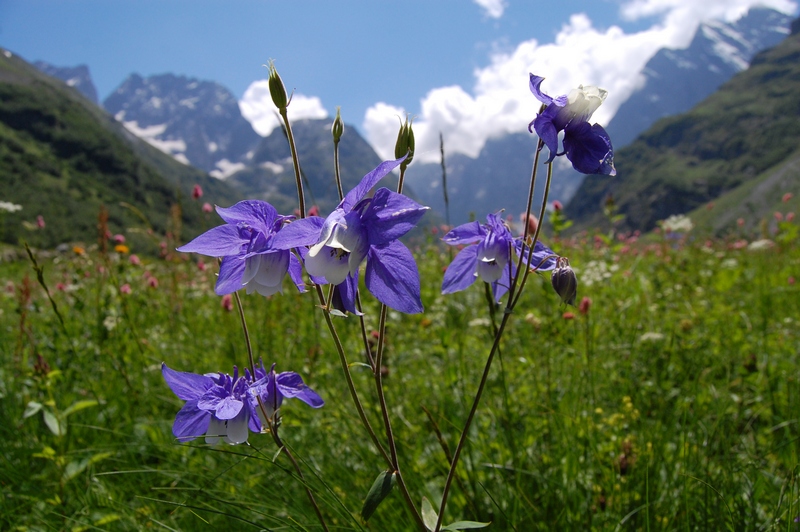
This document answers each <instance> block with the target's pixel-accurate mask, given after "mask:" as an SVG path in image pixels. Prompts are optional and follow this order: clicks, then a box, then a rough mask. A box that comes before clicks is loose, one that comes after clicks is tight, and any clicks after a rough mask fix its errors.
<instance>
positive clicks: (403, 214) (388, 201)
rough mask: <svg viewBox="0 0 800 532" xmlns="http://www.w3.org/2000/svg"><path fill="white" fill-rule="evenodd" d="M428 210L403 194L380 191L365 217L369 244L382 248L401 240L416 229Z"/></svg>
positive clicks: (364, 221)
mask: <svg viewBox="0 0 800 532" xmlns="http://www.w3.org/2000/svg"><path fill="white" fill-rule="evenodd" d="M427 210H428V207H423V206H422V205H420V204H419V203H417V202H416V201H414V200H412V199H410V198H407V197H406V196H404V195H402V194H398V193H397V192H392V191H391V190H389V189H388V188H380V189H378V190H377V191H376V192H375V195H374V196H373V197H372V201H371V202H370V204H369V207H367V210H366V211H364V216H363V223H364V225H365V226H366V228H367V235H368V239H369V244H370V245H372V246H382V245H383V244H388V243H389V242H391V241H392V240H396V239H398V238H400V237H401V236H403V235H404V234H406V233H408V232H409V231H410V230H411V229H413V228H414V226H415V225H416V224H417V222H418V221H419V219H420V218H422V215H423V214H425V211H427Z"/></svg>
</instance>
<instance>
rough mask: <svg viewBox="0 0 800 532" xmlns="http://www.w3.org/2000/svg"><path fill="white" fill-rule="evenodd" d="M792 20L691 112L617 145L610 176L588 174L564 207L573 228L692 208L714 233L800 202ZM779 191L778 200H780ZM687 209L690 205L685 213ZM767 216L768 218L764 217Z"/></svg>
mask: <svg viewBox="0 0 800 532" xmlns="http://www.w3.org/2000/svg"><path fill="white" fill-rule="evenodd" d="M798 30H800V25H798V24H793V32H792V34H791V35H790V36H789V37H787V38H786V39H785V40H784V41H782V42H781V43H780V44H778V45H777V46H775V47H774V48H771V49H769V50H765V51H763V52H761V53H759V54H757V55H756V56H755V57H754V58H753V60H752V62H751V64H750V67H749V68H748V69H747V70H744V71H742V72H740V73H738V74H736V75H735V76H734V77H733V78H731V79H730V80H729V81H728V82H726V83H725V84H724V85H722V87H720V89H719V90H718V91H717V92H715V93H714V94H712V95H711V96H709V97H708V98H707V99H705V100H703V101H702V102H701V103H700V104H698V105H697V106H696V107H694V108H693V109H692V110H691V111H689V112H687V113H683V114H680V115H676V116H671V117H668V118H663V119H661V120H659V121H658V122H656V123H655V125H653V127H651V128H650V129H648V130H647V131H646V132H645V133H643V134H641V135H640V136H639V137H638V138H637V139H636V140H635V141H634V142H633V144H630V145H629V146H626V147H624V148H622V149H621V150H619V152H618V153H617V156H618V157H617V162H618V165H617V170H618V177H617V178H607V177H605V176H591V177H589V178H587V179H586V180H584V182H583V184H582V185H581V187H580V189H579V190H578V192H577V193H576V194H575V196H574V197H573V198H572V200H571V201H570V202H569V204H568V205H567V206H566V213H567V215H568V216H571V217H573V218H574V219H575V220H576V222H577V225H578V227H582V228H590V227H591V228H601V227H604V226H607V225H608V222H607V221H606V220H604V217H603V214H602V206H603V204H604V203H606V202H607V201H608V200H609V198H610V199H613V202H614V204H615V206H616V208H617V209H618V212H619V214H621V215H622V216H623V218H624V220H623V222H622V224H621V228H622V229H640V230H645V231H646V230H649V229H652V228H654V227H655V226H656V224H657V222H658V221H659V220H663V219H666V218H667V217H669V216H671V215H674V214H686V213H691V215H692V217H693V218H695V219H697V220H698V221H700V220H702V221H703V225H704V226H705V229H706V230H708V231H712V232H714V233H717V234H725V233H726V232H731V231H732V230H737V229H736V226H737V225H738V224H735V223H734V222H735V221H736V220H738V218H741V219H742V222H743V223H744V224H745V227H744V228H742V230H749V231H754V230H755V229H756V228H757V227H759V226H760V225H761V224H762V221H765V222H767V223H768V224H769V221H770V220H772V213H774V212H776V211H777V212H781V213H783V212H786V211H787V210H788V211H791V210H792V209H798V208H800V201H799V198H800V179H798V176H800V171H799V170H800V101H798V99H797V93H798V91H800V31H798ZM783 198H786V200H787V201H786V203H784V202H783ZM692 211H694V212H692ZM772 224H773V225H774V221H772Z"/></svg>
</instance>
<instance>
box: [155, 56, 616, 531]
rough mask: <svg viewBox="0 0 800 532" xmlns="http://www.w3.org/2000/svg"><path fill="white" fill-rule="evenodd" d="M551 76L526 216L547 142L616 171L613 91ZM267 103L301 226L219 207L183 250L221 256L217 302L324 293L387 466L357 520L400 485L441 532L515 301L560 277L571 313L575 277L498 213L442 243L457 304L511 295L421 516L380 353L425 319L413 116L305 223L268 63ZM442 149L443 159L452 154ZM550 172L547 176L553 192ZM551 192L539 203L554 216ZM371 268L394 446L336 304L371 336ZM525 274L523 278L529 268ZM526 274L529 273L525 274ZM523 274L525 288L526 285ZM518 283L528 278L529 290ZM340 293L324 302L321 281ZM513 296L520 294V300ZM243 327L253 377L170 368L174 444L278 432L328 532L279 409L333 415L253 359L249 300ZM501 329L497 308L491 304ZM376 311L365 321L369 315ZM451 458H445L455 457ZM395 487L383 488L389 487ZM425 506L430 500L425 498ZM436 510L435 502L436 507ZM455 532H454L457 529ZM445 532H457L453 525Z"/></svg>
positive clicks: (386, 415)
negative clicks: (323, 211)
mask: <svg viewBox="0 0 800 532" xmlns="http://www.w3.org/2000/svg"><path fill="white" fill-rule="evenodd" d="M543 79H544V78H541V77H539V76H534V75H533V74H531V76H530V89H531V91H532V92H533V94H534V95H535V96H536V98H538V99H539V100H540V101H541V102H542V103H543V104H545V105H544V107H543V109H542V112H541V113H539V114H538V115H537V116H536V118H535V119H534V120H533V121H532V122H531V123H530V125H529V129H530V130H532V131H533V130H535V131H536V133H537V134H538V135H539V139H540V141H539V143H538V149H537V151H536V153H535V156H534V157H535V162H534V168H533V175H532V176H531V180H530V187H529V200H528V208H527V212H526V213H524V219H526V220H528V219H530V217H531V205H530V204H531V202H532V199H531V198H532V197H533V190H534V189H535V184H536V174H537V170H538V168H537V166H538V161H539V154H540V152H541V148H542V147H543V146H545V145H546V146H547V148H548V149H549V151H550V153H549V158H548V159H547V161H546V163H548V164H552V162H553V160H554V159H555V157H557V156H559V155H566V156H567V158H568V159H569V160H570V161H571V162H572V165H573V166H574V167H575V169H576V170H578V171H580V172H583V173H600V174H608V175H614V174H615V173H616V170H615V169H614V151H613V148H612V146H611V141H610V139H609V138H608V135H607V134H606V132H605V130H604V129H603V127H602V126H600V125H598V124H592V125H590V124H589V122H588V121H589V119H590V118H591V115H592V113H593V112H594V111H595V110H596V109H597V107H598V106H599V105H600V104H601V103H602V101H603V100H604V99H605V97H606V91H604V90H602V89H598V88H597V87H583V86H581V87H579V88H578V89H575V90H573V91H571V92H570V93H569V94H568V95H563V96H558V97H557V98H552V97H550V96H548V95H547V94H545V93H543V92H542V91H541V89H540V85H541V83H542V81H543ZM270 94H271V95H272V98H273V103H275V104H276V106H277V107H278V109H279V112H280V116H281V118H282V120H283V122H284V126H285V128H286V136H287V139H288V141H289V146H290V150H291V153H292V160H293V163H294V168H295V178H296V182H297V190H298V202H299V204H300V208H299V212H300V213H301V215H300V216H301V218H300V219H295V217H293V216H282V215H279V214H278V213H277V212H276V210H275V208H274V207H272V205H270V204H269V203H266V202H264V201H255V200H251V201H241V202H239V203H237V204H236V205H234V206H232V207H229V208H220V207H217V212H218V213H219V215H220V216H221V217H222V219H223V220H224V221H225V222H226V224H225V225H221V226H218V227H215V228H213V229H211V230H209V231H207V232H205V233H203V234H202V235H200V236H198V237H197V238H195V239H194V240H192V241H191V242H189V243H188V244H186V245H184V246H182V247H180V248H178V250H179V251H185V252H193V253H200V254H203V255H209V256H212V257H221V258H222V262H221V265H220V272H219V279H218V281H217V284H216V287H215V290H216V293H217V294H220V295H224V294H234V296H235V297H236V298H237V302H238V301H239V300H238V294H237V293H236V292H237V291H238V290H240V289H241V288H245V289H246V290H247V293H248V294H250V293H253V292H258V293H259V294H262V295H264V296H270V295H273V294H275V293H278V292H280V291H281V285H282V283H283V279H284V277H285V276H286V273H287V272H288V273H289V276H290V277H291V279H292V282H293V283H294V284H295V285H296V286H297V288H298V290H300V291H301V292H304V291H305V285H304V281H303V271H302V269H303V265H305V269H306V272H307V273H308V276H309V277H310V279H311V282H312V283H313V284H314V285H317V286H316V287H315V291H316V295H317V298H318V300H319V302H320V305H319V307H320V308H322V309H323V312H324V313H325V314H324V316H325V323H326V325H327V327H328V329H329V331H330V333H331V337H332V339H333V340H334V342H333V343H334V346H335V347H336V351H337V354H338V355H339V359H340V362H341V365H342V370H343V372H344V376H345V380H346V381H347V384H348V388H349V391H350V394H351V397H352V399H353V404H354V406H355V408H356V410H357V411H358V414H359V417H360V419H361V422H362V425H363V426H364V429H365V431H366V432H367V433H368V434H369V436H370V438H371V440H372V442H373V444H374V445H375V448H376V449H377V451H378V453H377V454H378V455H379V456H380V457H381V458H382V459H383V460H384V461H385V466H384V468H383V471H382V472H381V473H380V475H379V476H378V479H377V480H376V481H375V482H374V484H373V488H372V490H370V493H369V494H368V495H367V497H366V499H365V501H364V506H363V508H362V510H361V516H362V518H363V519H364V520H367V519H369V517H370V516H371V515H372V514H373V512H374V511H375V509H376V508H377V506H378V504H380V502H381V501H382V500H383V499H384V498H385V497H386V496H387V495H388V493H389V490H391V489H392V486H394V485H396V486H397V488H398V489H399V490H400V491H401V492H402V494H403V499H404V501H405V503H406V506H407V507H408V510H409V512H410V515H411V517H412V518H413V520H414V523H415V524H416V526H417V528H418V529H420V530H433V531H439V530H440V529H441V528H442V526H443V523H442V519H443V517H444V510H445V506H446V504H447V498H448V493H449V489H450V486H451V485H452V481H453V478H454V476H455V473H456V467H457V465H458V463H459V457H460V455H461V451H462V449H463V448H464V446H465V441H466V439H467V437H468V434H469V433H470V426H471V424H472V421H473V419H474V416H475V414H476V411H477V409H478V405H479V402H480V399H481V395H482V393H483V391H484V389H485V386H486V382H487V377H488V376H489V371H490V369H491V364H492V360H493V358H494V356H495V354H496V353H497V350H498V346H499V345H500V339H501V337H502V335H503V331H504V330H505V329H506V325H507V323H508V321H509V319H510V318H511V316H512V314H513V310H514V307H515V305H516V304H517V302H518V301H519V294H520V292H521V291H522V289H523V288H524V286H525V283H526V280H527V279H528V273H529V272H544V271H552V272H553V273H552V275H551V283H552V285H553V288H554V289H555V291H556V292H557V293H558V295H559V296H560V297H561V299H562V301H564V302H565V303H567V304H574V302H575V297H576V292H577V278H576V277H575V273H574V272H573V271H572V269H571V268H570V267H569V261H568V260H567V259H566V258H565V257H560V256H557V255H556V254H555V253H554V252H553V251H552V250H551V249H550V248H548V247H547V246H546V245H544V244H543V243H541V242H540V241H539V240H538V236H539V232H538V229H537V230H536V231H534V234H531V235H529V234H527V233H526V234H525V237H526V239H525V241H523V238H522V237H514V236H513V234H512V233H511V230H510V228H509V226H508V225H506V223H505V222H504V221H503V219H502V217H501V214H500V213H495V214H489V215H488V216H487V217H486V223H484V224H481V223H479V222H477V221H476V222H471V223H467V224H463V225H460V226H458V227H455V228H452V229H451V230H450V231H449V232H448V233H447V234H446V235H445V236H444V238H443V239H442V240H443V241H444V242H445V243H446V244H449V245H453V246H463V248H462V249H460V251H459V252H458V254H457V255H456V256H455V258H454V259H453V261H452V262H451V264H450V265H449V266H448V267H447V269H446V271H445V273H444V279H443V282H442V293H443V294H451V293H454V292H458V291H460V290H464V289H466V288H467V287H469V286H470V285H472V284H473V283H474V282H475V280H476V279H481V280H482V281H484V282H486V283H488V284H489V285H490V286H491V290H492V293H493V297H494V299H495V301H497V302H499V301H500V299H501V298H502V297H503V295H504V294H506V293H508V294H510V297H508V298H507V301H506V303H505V312H503V314H502V317H501V318H500V320H499V324H496V326H495V327H494V331H495V332H494V334H495V341H494V342H493V344H492V348H491V349H490V351H489V354H488V356H487V357H486V362H485V367H484V372H483V376H482V377H481V381H480V383H479V384H478V388H477V391H476V392H475V395H474V398H473V402H472V407H471V410H470V412H469V414H468V416H467V418H466V421H465V422H464V426H463V429H462V431H461V435H460V439H459V442H458V445H457V446H456V447H455V449H454V451H453V453H452V457H451V456H448V457H447V465H448V467H449V470H448V474H447V478H446V480H445V482H444V487H443V490H442V496H441V503H440V505H439V508H438V512H437V511H435V510H434V509H433V508H427V509H425V506H424V503H423V510H422V511H420V510H419V509H418V508H417V507H416V505H415V502H414V500H415V499H414V497H413V496H412V494H411V492H410V491H409V488H408V485H407V484H406V482H405V480H404V478H403V474H402V472H401V466H400V461H401V458H402V456H401V455H400V454H398V452H397V445H396V442H395V437H394V435H393V434H394V433H393V431H392V427H391V418H392V417H393V414H392V412H393V411H392V410H391V409H390V408H389V407H388V406H387V402H386V394H385V393H384V385H383V380H382V372H381V370H382V360H383V359H382V356H383V347H384V345H385V343H384V342H385V333H386V320H387V312H386V307H391V308H393V309H395V310H398V311H400V312H403V313H418V312H422V310H423V306H422V300H421V295H420V278H419V272H418V270H417V264H416V262H415V261H414V257H413V255H412V253H411V251H409V249H408V248H407V247H406V246H405V245H404V244H402V243H401V242H400V241H399V238H401V237H402V236H404V235H406V234H407V233H408V232H409V231H410V230H411V229H412V228H413V227H414V226H415V225H416V224H417V222H418V221H419V220H420V219H421V217H422V216H423V215H424V214H425V211H426V210H428V207H424V206H422V205H419V204H418V203H417V202H415V201H413V200H411V199H410V198H408V197H406V196H404V195H403V194H401V193H400V192H402V183H403V179H404V175H405V170H406V168H407V166H408V163H409V162H410V161H411V160H412V158H413V155H414V153H413V152H414V140H413V139H414V137H413V131H412V129H411V123H410V122H409V121H408V120H406V122H405V124H403V125H402V126H401V130H400V134H399V135H398V141H397V143H396V145H395V153H396V156H398V157H399V158H398V159H397V160H394V161H385V162H383V163H381V164H380V165H378V166H377V167H376V168H375V169H374V170H372V171H371V172H369V173H368V174H367V175H365V176H364V177H363V179H362V180H361V182H360V183H359V184H358V185H357V186H356V187H355V188H354V189H353V190H351V191H350V192H348V193H347V194H346V195H344V197H342V199H341V201H340V203H339V204H338V206H337V207H336V209H334V211H333V212H332V213H330V214H329V215H328V216H327V217H326V218H321V217H318V216H309V217H303V216H304V211H305V209H304V202H305V200H304V192H303V187H302V182H301V181H302V180H301V179H300V171H299V162H298V159H297V150H296V147H295V145H294V140H293V139H294V137H293V134H292V131H291V124H290V122H289V120H288V115H287V113H286V109H287V107H288V105H289V104H290V103H291V99H290V98H288V97H287V94H286V91H285V88H284V86H283V82H282V81H281V79H280V77H279V76H278V73H277V70H275V67H274V64H270ZM343 128H344V126H343V123H342V122H341V120H340V118H339V116H338V114H337V119H336V121H335V122H334V126H333V129H332V133H333V138H334V160H335V161H338V151H337V150H338V143H339V140H340V138H341V136H342V133H343ZM562 132H563V151H562V152H559V150H558V148H559V135H560V134H561V133H562ZM442 153H443V150H442ZM334 166H335V168H334V171H335V175H336V179H337V183H336V184H337V188H338V190H339V194H340V197H341V195H342V189H341V182H340V180H339V177H338V176H339V174H338V163H336V164H335V165H334ZM398 167H399V171H400V178H399V181H398V183H399V184H398V192H393V191H391V190H389V189H388V188H379V189H378V190H376V191H375V192H374V194H372V195H370V191H371V190H372V188H373V187H374V186H376V185H377V184H378V182H379V181H380V180H381V179H383V178H384V177H385V176H387V175H388V174H389V173H390V172H392V171H393V170H394V169H395V168H398ZM551 170H552V168H550V169H549V171H548V177H547V186H546V187H545V188H546V189H547V188H548V187H549V184H550V178H551V176H552V172H551ZM546 198H547V193H545V199H544V200H543V202H542V208H541V213H544V204H545V203H546ZM365 261H366V268H365V276H364V285H365V286H366V288H367V290H368V291H369V292H370V293H371V294H372V295H373V296H375V298H376V299H377V300H378V301H379V302H380V303H382V304H383V305H382V306H381V310H380V312H379V313H378V314H379V319H378V321H379V325H378V331H377V338H378V340H377V344H378V345H377V349H375V350H374V353H375V354H374V358H373V349H372V347H373V346H371V345H370V344H369V340H368V339H367V334H366V332H362V337H363V342H364V351H365V352H366V353H367V359H368V361H369V364H360V365H361V366H366V367H367V368H369V369H368V371H371V372H372V376H373V377H374V379H375V385H376V391H377V394H376V395H377V403H378V405H379V406H380V411H381V414H382V416H381V421H382V423H383V428H384V431H385V437H384V438H383V439H382V438H381V437H380V436H378V432H376V431H375V430H374V429H373V428H372V426H371V424H370V422H369V419H368V416H367V414H366V411H365V410H364V408H363V406H362V402H361V399H359V395H358V394H359V392H358V390H357V388H356V385H355V382H354V381H353V378H352V375H351V372H350V371H351V370H350V368H351V366H352V365H353V364H351V363H350V362H349V361H348V358H347V355H346V353H345V348H344V345H346V344H344V343H343V342H342V341H341V340H340V337H339V333H338V332H337V330H336V326H335V325H334V320H333V319H332V316H333V315H334V313H333V312H332V309H333V308H336V309H344V310H347V311H349V312H351V313H352V314H355V315H356V318H355V319H357V320H361V330H362V331H366V326H365V322H364V320H365V317H364V315H363V314H362V313H361V308H360V307H359V306H358V305H357V301H358V298H357V294H358V286H359V269H360V266H361V264H362V263H363V262H365ZM520 269H521V270H522V271H521V272H520V271H519V270H520ZM520 273H522V274H524V275H522V276H521V275H520ZM518 276H519V277H520V279H518V278H517V277H518ZM520 280H521V282H518V281H520ZM323 284H328V285H331V286H332V289H331V290H330V291H329V294H330V296H329V299H328V301H326V298H325V295H324V294H323V291H322V290H321V289H320V288H319V285H323ZM511 296H513V297H511ZM237 307H238V308H239V311H240V317H241V320H242V326H243V330H244V334H245V340H246V342H245V343H246V345H247V350H248V355H249V359H250V368H249V369H246V370H245V371H244V375H241V376H240V375H239V372H238V370H237V369H236V368H235V367H234V371H233V376H230V375H227V374H223V373H212V374H205V375H198V374H194V373H184V372H179V371H175V370H172V369H170V368H168V367H167V365H166V364H163V365H162V373H163V376H164V379H165V380H166V382H167V384H168V385H169V387H170V388H171V389H172V391H173V392H174V393H175V394H176V395H177V396H178V397H179V398H180V399H182V400H184V401H186V404H185V405H184V406H183V408H182V409H181V410H180V411H179V412H178V414H177V416H176V417H175V423H174V425H173V429H172V430H173V434H174V435H175V436H176V437H177V438H178V439H180V440H181V441H187V440H191V439H194V438H197V437H201V436H205V439H206V442H208V443H217V442H220V441H225V442H227V443H232V444H236V443H243V442H246V441H247V438H248V434H249V432H250V431H253V432H268V433H270V434H271V435H272V437H273V439H274V441H275V444H276V445H277V447H278V449H279V453H278V454H277V455H276V456H275V459H277V458H278V456H279V455H280V454H281V453H282V454H285V455H286V456H287V457H288V459H289V460H290V462H291V463H292V465H293V467H294V471H295V474H296V475H297V478H299V479H300V481H301V483H302V484H303V487H304V489H305V491H306V495H307V497H308V501H309V503H310V505H311V506H312V507H313V509H314V512H315V514H316V516H317V519H318V520H319V522H320V525H321V526H322V529H324V530H327V529H328V527H327V525H326V523H325V516H324V512H323V511H322V509H321V507H320V506H319V505H318V504H317V502H316V500H315V497H314V494H313V493H312V490H311V488H310V487H309V485H308V484H307V483H306V482H305V481H304V480H303V479H304V477H303V473H302V468H301V467H300V463H299V462H298V461H297V460H296V459H295V458H294V456H293V452H292V451H291V450H290V446H289V445H284V444H283V443H282V440H281V438H280V436H279V435H278V429H279V427H280V415H279V409H280V407H281V405H282V403H283V400H284V399H286V398H297V399H300V400H301V401H303V402H305V403H306V404H308V405H309V406H311V407H313V408H319V407H321V406H323V404H324V402H323V400H322V398H321V397H320V396H319V395H318V394H317V393H316V392H315V391H314V390H312V389H311V388H309V387H308V386H307V385H306V384H305V383H304V382H303V379H302V378H301V377H300V375H298V374H297V373H294V372H283V373H276V371H275V365H274V364H273V365H272V367H270V369H269V371H267V370H266V369H265V368H264V366H263V364H261V365H256V364H255V362H254V357H253V352H252V348H251V346H250V339H249V336H248V333H247V326H246V323H245V317H244V312H243V310H242V306H241V303H240V302H239V304H238V305H237ZM490 311H491V312H492V317H493V319H494V305H493V304H492V303H491V302H490ZM364 312H366V311H364ZM446 452H448V451H447V450H446ZM389 480H391V482H389V483H388V484H387V481H389ZM425 502H426V503H427V501H425ZM428 506H430V505H429V504H428ZM464 523H468V524H470V526H469V527H467V528H480V527H483V526H486V525H488V523H475V522H462V523H461V524H459V523H453V524H452V527H454V528H453V529H456V528H459V527H461V528H463V526H462V525H463V524H464ZM457 525H458V526H457ZM446 528H447V529H448V530H449V529H451V528H449V527H446ZM459 529H460V528H459Z"/></svg>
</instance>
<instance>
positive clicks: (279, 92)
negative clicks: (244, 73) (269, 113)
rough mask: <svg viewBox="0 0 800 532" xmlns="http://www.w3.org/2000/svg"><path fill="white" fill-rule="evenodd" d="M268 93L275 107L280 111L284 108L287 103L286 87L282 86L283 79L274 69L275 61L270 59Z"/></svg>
mask: <svg viewBox="0 0 800 532" xmlns="http://www.w3.org/2000/svg"><path fill="white" fill-rule="evenodd" d="M269 94H270V96H272V103H274V104H275V107H277V108H278V109H279V110H281V111H284V110H286V107H287V106H288V105H289V98H288V97H287V96H286V87H284V86H283V80H282V79H281V77H280V75H278V71H277V70H276V69H275V63H273V62H271V61H270V63H269Z"/></svg>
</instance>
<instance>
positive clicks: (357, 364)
mask: <svg viewBox="0 0 800 532" xmlns="http://www.w3.org/2000/svg"><path fill="white" fill-rule="evenodd" d="M356 366H363V367H365V368H369V370H370V371H371V370H372V366H370V365H369V364H365V363H363V362H350V363H349V364H348V365H347V367H348V368H354V367H356Z"/></svg>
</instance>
